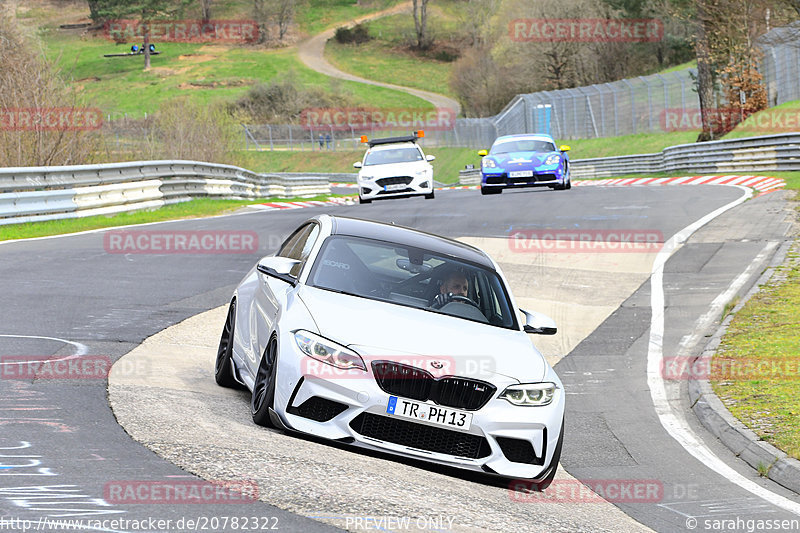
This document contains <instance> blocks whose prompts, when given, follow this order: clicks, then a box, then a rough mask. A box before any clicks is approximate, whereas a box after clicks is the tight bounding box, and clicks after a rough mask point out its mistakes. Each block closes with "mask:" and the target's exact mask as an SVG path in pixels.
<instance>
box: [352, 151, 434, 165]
mask: <svg viewBox="0 0 800 533" xmlns="http://www.w3.org/2000/svg"><path fill="white" fill-rule="evenodd" d="M414 161H422V154H421V153H420V152H419V150H417V149H416V148H395V149H392V150H376V151H373V152H370V153H369V154H367V158H366V159H365V160H364V166H370V165H389V164H391V163H413V162H414Z"/></svg>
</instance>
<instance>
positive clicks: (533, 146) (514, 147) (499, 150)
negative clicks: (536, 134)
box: [491, 139, 556, 154]
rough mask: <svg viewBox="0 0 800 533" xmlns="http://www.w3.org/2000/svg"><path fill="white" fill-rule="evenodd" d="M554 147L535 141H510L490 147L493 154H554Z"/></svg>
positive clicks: (545, 142)
mask: <svg viewBox="0 0 800 533" xmlns="http://www.w3.org/2000/svg"><path fill="white" fill-rule="evenodd" d="M555 151H556V145H554V144H553V143H551V142H550V141H542V140H536V139H510V140H508V141H501V142H498V143H496V144H495V145H494V146H492V152H491V153H493V154H508V153H510V152H555Z"/></svg>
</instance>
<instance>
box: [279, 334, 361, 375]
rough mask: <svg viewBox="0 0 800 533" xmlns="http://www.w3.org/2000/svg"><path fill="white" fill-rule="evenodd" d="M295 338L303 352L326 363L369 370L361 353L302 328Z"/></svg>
mask: <svg viewBox="0 0 800 533" xmlns="http://www.w3.org/2000/svg"><path fill="white" fill-rule="evenodd" d="M294 340H295V341H296V342H297V346H298V347H299V348H300V351H301V352H303V353H304V354H306V355H307V356H309V357H313V358H314V359H316V360H318V361H322V362H323V363H325V364H328V365H331V366H335V367H336V368H341V369H343V370H349V369H351V368H359V369H361V370H364V371H365V372H366V370H367V367H366V366H365V365H364V360H363V359H361V356H360V355H358V354H357V353H356V352H354V351H352V350H349V349H347V348H345V347H344V346H341V345H339V344H336V343H335V342H333V341H329V340H328V339H326V338H324V337H320V336H319V335H315V334H314V333H311V332H309V331H304V330H302V329H301V330H299V331H296V332H295V334H294Z"/></svg>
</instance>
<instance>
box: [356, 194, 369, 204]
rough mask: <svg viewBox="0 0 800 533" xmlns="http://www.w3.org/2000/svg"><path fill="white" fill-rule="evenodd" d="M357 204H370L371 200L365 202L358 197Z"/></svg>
mask: <svg viewBox="0 0 800 533" xmlns="http://www.w3.org/2000/svg"><path fill="white" fill-rule="evenodd" d="M358 203H360V204H369V203H372V200H365V199H363V198H361V197H360V196H359V197H358Z"/></svg>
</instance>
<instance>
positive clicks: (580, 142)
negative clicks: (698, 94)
mask: <svg viewBox="0 0 800 533" xmlns="http://www.w3.org/2000/svg"><path fill="white" fill-rule="evenodd" d="M699 133H700V132H699V131H675V132H670V133H639V134H636V135H623V136H620V137H603V138H598V139H573V140H565V141H558V142H557V144H558V145H559V146H560V145H562V144H566V145H568V146H569V147H570V148H571V151H570V152H569V157H570V159H591V158H595V157H610V156H615V155H633V154H651V153H655V152H660V151H661V150H663V149H664V148H666V147H668V146H674V145H676V144H686V143H693V142H694V141H695V140H697V135H698V134H699Z"/></svg>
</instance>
